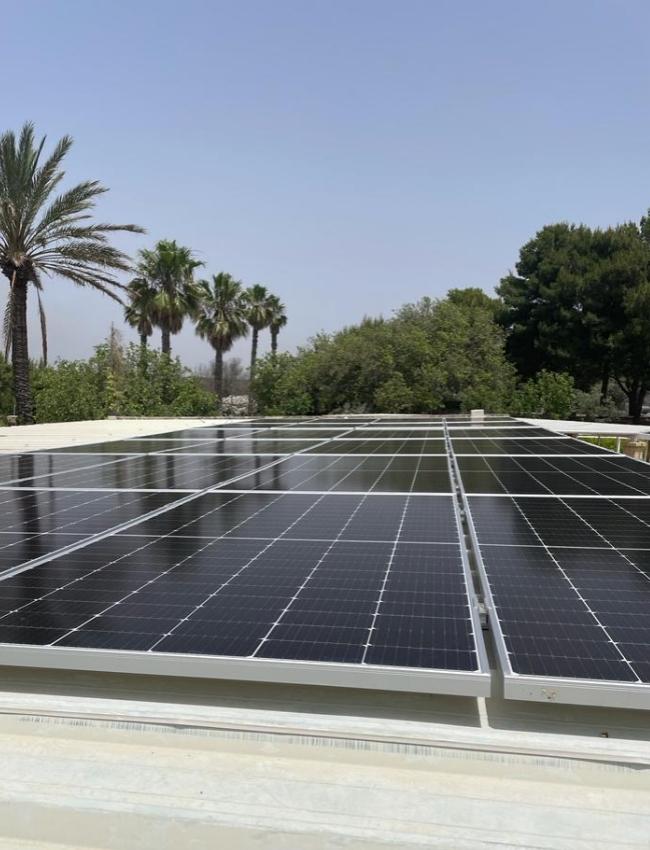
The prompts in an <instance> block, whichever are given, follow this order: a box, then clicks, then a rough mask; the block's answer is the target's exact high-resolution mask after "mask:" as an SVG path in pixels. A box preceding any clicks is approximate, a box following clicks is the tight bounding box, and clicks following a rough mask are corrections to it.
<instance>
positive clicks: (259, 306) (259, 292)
mask: <svg viewBox="0 0 650 850" xmlns="http://www.w3.org/2000/svg"><path fill="white" fill-rule="evenodd" d="M271 297H272V296H271V294H270V293H269V291H268V289H267V288H266V287H265V286H262V285H261V284H259V283H256V284H254V285H253V286H250V287H249V288H248V289H247V290H246V292H245V298H246V306H247V318H248V324H249V325H250V326H251V330H252V333H251V365H250V373H249V374H250V383H251V389H250V392H249V393H248V413H249V414H251V413H252V412H253V410H254V407H255V399H254V390H253V386H254V383H255V364H256V362H257V345H258V340H259V333H260V331H261V330H263V329H264V328H268V326H269V323H270V321H271V315H272V312H271V310H272V307H271V303H270V301H269V299H270V298H271Z"/></svg>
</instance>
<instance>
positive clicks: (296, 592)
mask: <svg viewBox="0 0 650 850" xmlns="http://www.w3.org/2000/svg"><path fill="white" fill-rule="evenodd" d="M457 491H459V493H460V496H459V495H458V492H457ZM0 505H1V507H2V513H1V518H0V663H6V664H28V665H36V666H54V667H69V668H80V669H97V670H124V671H132V672H142V673H161V674H170V675H196V676H215V677H229V678H242V679H251V680H261V681H286V682H301V683H321V684H333V685H349V686H352V687H377V688H390V689H397V690H414V691H425V692H434V693H435V692H440V693H453V694H465V695H480V694H486V693H487V692H488V690H489V684H490V674H489V670H488V666H487V661H486V654H485V648H484V645H483V639H482V634H481V630H480V625H479V620H478V601H477V597H476V595H475V587H478V586H479V584H480V585H481V586H482V591H483V596H484V601H485V604H486V608H487V610H488V614H489V623H490V628H491V630H492V632H493V636H494V641H495V646H496V650H497V655H498V657H499V663H500V666H501V670H502V672H503V676H504V692H505V695H506V697H511V698H517V699H537V700H544V701H547V700H554V701H559V702H576V703H586V704H596V705H615V706H616V705H620V706H628V707H645V708H649V707H650V625H648V624H649V623H650V476H649V475H648V466H647V465H646V464H642V463H640V462H637V461H633V460H631V459H630V458H627V457H623V456H620V455H616V454H614V453H612V452H610V451H608V450H606V449H601V448H599V447H597V446H593V445H590V444H588V443H584V442H581V441H578V440H574V439H570V438H568V437H566V436H564V435H561V434H555V433H551V432H549V431H547V430H545V429H543V428H539V427H535V426H530V425H527V424H526V423H523V422H520V421H517V420H514V419H510V418H508V417H504V416H494V417H485V418H484V419H483V420H481V421H478V422H477V421H476V420H472V419H471V418H470V417H467V416H463V415H459V416H457V417H446V418H434V417H425V418H423V417H419V418H418V417H390V418H381V419H373V418H371V417H360V418H358V417H340V418H337V417H326V418H322V419H315V418H309V417H297V418H291V419H290V418H287V419H278V418H275V419H271V420H263V419H259V420H252V421H250V422H245V421H241V420H240V421H236V420H232V421H230V422H228V423H226V424H224V425H223V426H208V427H204V428H201V427H186V428H183V429H182V430H180V431H176V432H171V433H166V434H161V435H159V436H156V437H146V438H134V439H131V440H117V441H111V442H105V443H100V444H96V445H94V446H81V447H79V446H77V447H74V448H71V449H63V450H58V451H53V452H39V453H34V454H28V455H19V456H5V457H0ZM461 507H462V508H463V510H464V520H463V517H462V515H461V510H460V509H461ZM463 521H464V522H465V528H464V527H463ZM465 530H467V531H468V532H469V539H470V541H471V546H470V550H469V551H468V550H467V549H466V545H465V542H464V531H465ZM470 554H473V557H474V561H475V563H476V567H477V572H476V575H475V576H473V575H472V573H471V570H470V562H469V555H470Z"/></svg>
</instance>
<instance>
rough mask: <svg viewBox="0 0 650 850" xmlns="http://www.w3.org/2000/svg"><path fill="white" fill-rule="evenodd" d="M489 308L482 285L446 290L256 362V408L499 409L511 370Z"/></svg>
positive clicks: (267, 410) (500, 331)
mask: <svg viewBox="0 0 650 850" xmlns="http://www.w3.org/2000/svg"><path fill="white" fill-rule="evenodd" d="M494 312H495V306H494V303H493V300H492V299H490V298H488V297H487V296H486V295H485V294H484V293H482V292H481V291H480V290H452V292H451V293H450V294H449V295H448V297H447V298H445V299H443V300H440V301H432V300H431V299H428V298H425V299H423V300H422V301H420V302H417V303H415V304H407V305H405V306H404V307H402V308H401V309H400V310H398V311H397V313H396V315H395V316H394V317H393V318H391V319H382V318H379V319H370V318H368V319H364V321H362V322H361V323H360V324H359V325H354V326H350V327H347V328H344V329H343V330H342V331H339V332H338V333H336V334H319V335H318V336H316V337H315V338H314V339H313V340H312V341H311V342H310V344H309V345H307V346H305V347H303V348H301V349H299V350H298V353H297V354H296V355H280V356H276V359H275V362H274V358H273V357H272V356H271V357H269V358H267V359H265V360H264V361H262V362H260V363H259V364H258V371H257V374H256V377H255V382H254V392H255V394H256V398H257V401H258V404H259V408H260V412H261V413H270V412H272V413H274V414H279V413H282V412H289V411H290V412H292V413H314V414H320V413H329V412H331V411H336V410H347V409H350V410H367V411H383V412H390V413H400V412H412V413H424V412H435V411H437V410H450V409H452V410H460V409H469V408H470V407H477V406H479V407H485V408H486V409H488V410H503V409H504V408H505V407H506V406H507V404H508V402H509V398H510V395H511V392H512V388H513V383H514V369H513V368H512V366H511V365H510V364H509V363H508V362H507V360H506V357H505V349H504V342H505V334H504V331H503V329H502V328H501V327H500V326H499V325H498V324H497V322H496V321H495V319H494Z"/></svg>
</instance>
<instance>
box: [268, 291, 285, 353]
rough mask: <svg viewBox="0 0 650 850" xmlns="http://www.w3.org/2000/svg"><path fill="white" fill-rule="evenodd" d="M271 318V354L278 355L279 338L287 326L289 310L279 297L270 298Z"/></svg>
mask: <svg viewBox="0 0 650 850" xmlns="http://www.w3.org/2000/svg"><path fill="white" fill-rule="evenodd" d="M269 306H270V316H269V330H270V331H271V354H274V355H275V354H277V353H278V336H279V335H280V331H281V330H282V328H284V327H286V324H287V308H286V307H285V305H284V304H283V303H282V301H280V299H279V298H278V296H277V295H271V297H270V298H269Z"/></svg>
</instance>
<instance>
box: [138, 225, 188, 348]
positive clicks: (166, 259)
mask: <svg viewBox="0 0 650 850" xmlns="http://www.w3.org/2000/svg"><path fill="white" fill-rule="evenodd" d="M202 265H203V263H201V262H199V261H198V260H195V259H194V256H193V253H192V251H191V250H190V249H189V248H186V247H184V246H183V245H177V244H176V242H175V241H174V240H170V239H161V240H160V242H157V243H156V245H155V247H154V248H153V249H151V250H148V249H144V250H142V251H140V253H139V262H138V267H137V277H136V278H135V281H138V282H139V283H138V285H142V286H148V287H150V288H152V289H153V290H154V291H155V294H154V296H153V299H152V300H151V309H150V317H151V319H152V321H153V323H154V324H155V325H156V326H157V327H159V328H160V330H161V346H160V347H161V350H162V353H163V354H166V355H168V356H169V355H171V350H172V349H171V336H172V335H173V334H177V333H179V332H180V331H181V330H182V328H183V323H184V321H185V319H186V318H187V317H188V316H190V317H192V318H194V317H195V316H196V313H197V311H198V307H199V304H200V300H201V294H200V291H199V288H198V287H197V285H196V283H195V281H194V272H195V271H196V269H197V268H199V267H200V266H202Z"/></svg>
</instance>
